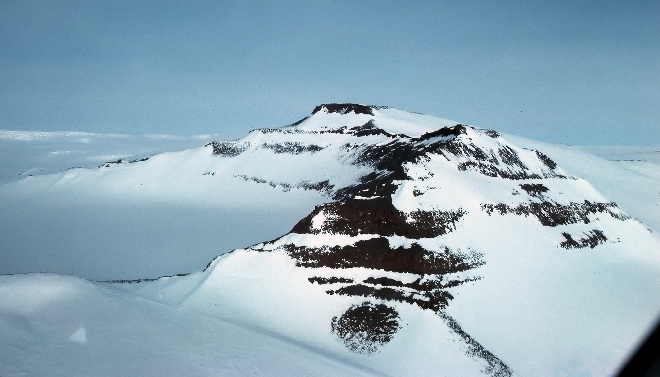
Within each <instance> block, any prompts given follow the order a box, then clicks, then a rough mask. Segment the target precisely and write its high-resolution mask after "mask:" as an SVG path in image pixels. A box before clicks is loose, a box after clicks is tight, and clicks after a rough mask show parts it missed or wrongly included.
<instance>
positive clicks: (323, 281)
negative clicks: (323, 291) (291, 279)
mask: <svg viewBox="0 0 660 377" xmlns="http://www.w3.org/2000/svg"><path fill="white" fill-rule="evenodd" d="M307 280H309V282H310V283H316V284H335V283H352V282H353V279H349V278H342V277H336V276H331V277H329V278H324V277H320V276H314V277H311V278H308V279H307Z"/></svg>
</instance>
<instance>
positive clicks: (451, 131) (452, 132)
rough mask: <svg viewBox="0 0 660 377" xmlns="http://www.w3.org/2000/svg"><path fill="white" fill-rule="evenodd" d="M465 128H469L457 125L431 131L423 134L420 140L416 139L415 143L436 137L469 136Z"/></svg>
mask: <svg viewBox="0 0 660 377" xmlns="http://www.w3.org/2000/svg"><path fill="white" fill-rule="evenodd" d="M465 127H467V126H465V125H464V124H457V125H455V126H453V127H442V128H440V129H437V130H435V131H431V132H427V133H425V134H423V135H422V136H420V137H419V138H417V139H415V141H424V140H428V139H432V138H434V137H447V136H459V135H465V134H467V131H466V129H465Z"/></svg>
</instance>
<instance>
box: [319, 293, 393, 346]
mask: <svg viewBox="0 0 660 377" xmlns="http://www.w3.org/2000/svg"><path fill="white" fill-rule="evenodd" d="M331 326H332V332H333V333H334V334H335V335H337V336H338V337H339V339H341V340H342V341H343V342H344V345H345V346H346V347H347V348H348V349H349V350H351V351H353V352H356V353H361V354H366V355H368V354H372V353H374V352H376V351H377V350H378V348H379V347H380V346H382V345H384V344H386V343H388V342H389V341H390V340H392V337H393V336H394V333H396V332H397V331H398V330H399V328H400V326H399V313H398V312H397V311H396V310H395V309H394V308H392V307H389V306H387V305H384V304H372V303H370V302H364V303H362V304H360V305H353V306H351V307H350V308H349V309H348V310H346V311H345V312H344V313H343V314H342V315H341V317H333V318H332V323H331Z"/></svg>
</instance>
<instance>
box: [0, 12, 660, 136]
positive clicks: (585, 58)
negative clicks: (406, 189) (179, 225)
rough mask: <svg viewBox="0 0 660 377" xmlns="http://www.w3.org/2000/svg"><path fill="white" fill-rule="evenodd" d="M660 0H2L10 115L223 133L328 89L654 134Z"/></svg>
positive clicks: (1, 85) (525, 122) (586, 129)
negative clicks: (432, 0) (226, 0)
mask: <svg viewBox="0 0 660 377" xmlns="http://www.w3.org/2000/svg"><path fill="white" fill-rule="evenodd" d="M658 20H660V2H658V1H634V0H631V1H602V2H594V1H503V2H500V1H437V2H430V1H405V2H402V1H341V0H339V1H332V2H330V1H324V2H322V1H263V2H261V1H232V2H225V1H190V2H174V1H67V0H62V1H29V0H3V1H1V2H0V129H7V130H39V131H52V130H67V131H86V132H113V133H171V134H183V135H187V134H209V133H212V134H215V133H217V134H220V135H224V136H226V137H227V138H238V137H241V136H243V135H245V134H246V133H247V132H248V131H249V130H250V129H253V128H259V127H278V126H283V125H286V124H289V123H292V122H294V121H296V120H298V119H300V118H302V117H304V116H306V115H308V114H309V113H310V112H311V111H312V109H313V108H314V106H316V105H318V104H320V103H327V102H357V103H365V104H375V105H388V106H392V107H395V108H398V109H402V110H407V111H414V112H420V113H424V114H429V115H435V116H439V117H443V118H449V119H454V120H456V121H460V122H463V123H468V124H471V125H475V126H478V127H484V128H492V129H496V130H498V131H501V132H505V133H511V134H515V135H519V136H523V137H528V138H533V139H537V140H542V141H548V142H557V143H565V144H575V145H653V146H657V145H660V22H659V21H658Z"/></svg>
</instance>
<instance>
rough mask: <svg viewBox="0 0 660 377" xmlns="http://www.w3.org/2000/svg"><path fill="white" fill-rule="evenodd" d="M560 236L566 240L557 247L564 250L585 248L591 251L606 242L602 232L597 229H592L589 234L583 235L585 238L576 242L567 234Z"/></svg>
mask: <svg viewBox="0 0 660 377" xmlns="http://www.w3.org/2000/svg"><path fill="white" fill-rule="evenodd" d="M562 235H563V236H564V238H566V240H565V241H563V242H561V243H560V244H559V246H561V247H563V248H564V249H582V248H585V247H590V248H592V249H593V248H594V247H596V246H598V245H600V244H602V243H604V242H605V241H607V237H605V234H603V231H601V230H598V229H594V230H592V231H590V232H589V233H584V235H585V237H582V238H580V239H579V240H577V241H576V240H574V239H573V237H572V236H571V235H570V234H569V233H562Z"/></svg>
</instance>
